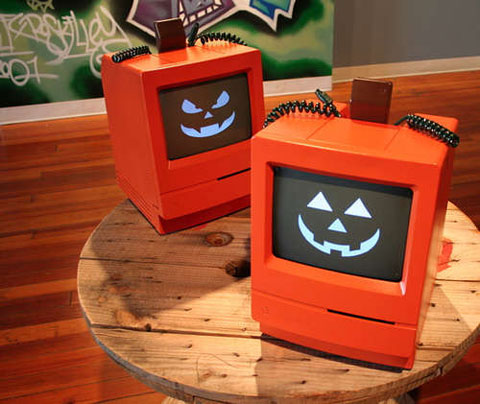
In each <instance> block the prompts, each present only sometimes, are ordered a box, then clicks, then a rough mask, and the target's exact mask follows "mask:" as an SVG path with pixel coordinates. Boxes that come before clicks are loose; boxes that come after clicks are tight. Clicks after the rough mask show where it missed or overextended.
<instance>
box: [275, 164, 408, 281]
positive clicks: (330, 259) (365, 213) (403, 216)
mask: <svg viewBox="0 0 480 404" xmlns="http://www.w3.org/2000/svg"><path fill="white" fill-rule="evenodd" d="M319 164H321V162H319ZM412 195H413V193H412V191H411V190H410V189H408V188H405V187H398V186H389V185H383V184H376V183H369V182H361V181H356V180H352V179H345V178H337V177H333V176H325V175H319V174H314V173H308V172H304V171H300V170H295V169H290V168H286V167H275V168H274V194H273V212H272V216H273V217H272V220H273V228H272V243H273V245H272V251H273V253H274V255H275V256H277V257H279V258H283V259H285V260H288V261H294V262H299V263H302V264H306V265H309V266H311V267H316V268H321V269H329V270H332V271H337V272H344V273H349V274H354V275H360V276H366V277H370V278H376V279H384V280H388V281H399V280H400V279H401V278H402V271H403V260H404V254H405V245H406V244H405V243H406V238H407V232H408V223H409V216H410V206H411V202H412Z"/></svg>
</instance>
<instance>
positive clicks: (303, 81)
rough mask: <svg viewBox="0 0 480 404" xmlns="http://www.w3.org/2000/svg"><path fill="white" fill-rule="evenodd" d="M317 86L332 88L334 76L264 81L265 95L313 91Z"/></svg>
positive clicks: (323, 88)
mask: <svg viewBox="0 0 480 404" xmlns="http://www.w3.org/2000/svg"><path fill="white" fill-rule="evenodd" d="M317 88H319V89H320V90H324V91H329V90H331V89H332V76H318V77H304V78H300V79H288V80H271V81H265V82H264V83H263V92H264V93H265V96H274V95H286V94H299V93H311V92H314V91H315V90H316V89H317Z"/></svg>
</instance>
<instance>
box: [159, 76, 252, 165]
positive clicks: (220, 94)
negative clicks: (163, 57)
mask: <svg viewBox="0 0 480 404" xmlns="http://www.w3.org/2000/svg"><path fill="white" fill-rule="evenodd" d="M158 95H159V100H160V106H161V109H162V115H163V125H164V131H165V139H166V145H167V157H168V159H169V160H175V159H179V158H182V157H187V156H192V155H195V154H198V153H202V152H205V151H209V150H213V149H217V148H221V147H225V146H228V145H231V144H234V143H237V142H241V141H243V140H247V139H249V138H250V137H251V136H252V128H251V117H250V95H249V90H248V80H247V74H246V73H241V74H236V75H233V76H229V77H224V78H220V79H216V80H210V81H205V82H201V83H196V84H192V85H184V86H180V87H175V88H170V89H165V90H160V91H159V93H158Z"/></svg>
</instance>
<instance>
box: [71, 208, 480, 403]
mask: <svg viewBox="0 0 480 404" xmlns="http://www.w3.org/2000/svg"><path fill="white" fill-rule="evenodd" d="M249 231H250V220H249V210H248V209H247V210H244V211H241V212H238V213H236V214H234V215H232V216H229V217H225V218H221V219H219V220H216V221H214V222H211V223H208V224H207V225H203V226H199V227H196V228H193V229H189V230H185V231H182V232H178V233H174V234H171V235H168V236H160V235H158V234H157V233H156V232H155V230H154V229H153V228H152V227H151V226H150V224H149V223H148V222H147V221H146V220H145V219H144V217H143V216H142V215H141V214H140V213H139V212H138V211H137V210H136V208H135V207H134V206H133V205H132V204H131V203H130V202H129V201H124V202H123V203H121V204H120V205H118V206H117V207H116V208H115V209H114V210H113V211H112V212H111V214H110V215H108V216H107V217H106V218H105V219H104V220H103V222H102V223H101V224H100V225H99V226H98V228H97V229H96V230H95V232H94V233H93V234H92V235H91V237H90V239H89V240H88V242H87V243H86V245H85V247H84V249H83V251H82V253H81V257H80V262H79V267H78V290H79V297H80V303H81V306H82V308H83V311H84V315H85V318H86V320H87V322H88V324H89V327H90V330H91V332H92V335H93V336H94V338H95V340H96V341H97V342H98V344H100V346H101V347H102V348H103V349H104V350H105V351H106V352H107V354H108V355H110V357H111V358H112V359H114V360H115V361H116V362H117V363H119V364H120V365H121V366H123V367H124V368H125V369H127V370H128V371H129V372H130V373H131V374H132V375H134V376H135V377H136V378H138V379H140V380H141V381H143V382H144V383H146V384H147V385H149V386H150V387H152V388H154V389H156V390H158V391H161V392H163V393H165V394H168V395H170V396H172V397H176V398H178V399H181V400H184V401H187V402H201V403H206V402H211V401H214V402H215V401H223V402H225V401H226V402H245V403H247V402H248V403H250V402H255V403H272V402H275V403H298V402H299V401H301V402H309V403H310V402H312V403H313V402H322V403H323V402H349V403H350V402H375V401H379V400H384V399H387V398H389V397H395V396H399V395H401V394H403V393H405V392H407V391H409V390H411V389H413V388H415V387H417V386H420V385H421V384H423V383H425V382H427V381H428V380H431V379H433V378H435V377H437V376H439V375H442V374H444V373H445V372H447V371H448V370H449V369H451V368H452V367H453V366H454V365H455V363H456V362H457V361H458V360H459V359H460V358H461V357H462V355H463V354H464V353H465V352H466V350H467V349H468V348H469V346H470V345H471V344H472V343H473V341H474V340H475V338H476V337H477V336H478V334H479V332H480V328H479V322H480V250H479V246H480V234H479V232H478V230H477V229H476V228H475V226H474V225H473V224H472V222H471V221H470V220H469V219H468V218H467V217H466V216H465V215H464V214H463V213H462V212H461V211H459V210H458V209H457V208H456V207H455V206H453V205H452V204H450V205H449V208H448V213H447V221H446V228H445V232H444V237H445V241H444V249H443V250H444V251H443V253H444V254H443V255H444V262H442V263H441V265H440V267H439V273H438V277H437V282H436V284H435V289H434V292H433V296H432V302H431V307H430V309H429V311H428V315H427V319H426V323H425V327H424V331H423V333H422V336H421V341H420V343H419V345H418V349H417V356H416V362H415V365H414V367H413V369H412V370H410V371H398V372H394V371H391V370H386V369H382V368H381V367H375V366H367V364H365V363H362V362H358V361H354V360H349V359H346V358H340V357H336V356H333V355H328V354H325V353H322V352H318V351H314V350H311V349H306V348H302V347H299V346H296V345H293V344H289V343H286V342H282V341H279V340H276V339H273V338H269V337H266V336H262V334H261V332H260V330H259V325H258V323H257V322H255V321H253V320H252V318H251V317H250V279H249V278H248V277H247V278H236V277H233V276H231V275H229V274H228V273H227V272H229V273H233V272H236V271H240V272H241V271H242V270H244V269H245V268H248V260H249Z"/></svg>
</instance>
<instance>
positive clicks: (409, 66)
mask: <svg viewBox="0 0 480 404" xmlns="http://www.w3.org/2000/svg"><path fill="white" fill-rule="evenodd" d="M479 66H480V56H471V57H461V58H451V59H433V60H420V61H412V62H399V63H383V64H372V65H363V66H349V67H336V68H334V69H333V76H321V77H307V78H301V79H288V80H272V81H268V82H264V83H263V89H264V93H265V95H266V96H275V95H285V94H299V93H309V92H313V91H314V90H315V89H316V88H320V89H322V90H330V89H331V88H332V77H333V82H334V83H338V82H343V81H350V80H352V79H354V78H355V77H369V78H384V77H397V76H412V75H423V74H434V73H449V72H458V71H469V70H479ZM105 113H106V110H105V100H104V99H103V98H93V99H89V100H78V101H65V102H55V103H50V104H37V105H25V106H20V107H7V108H0V124H1V125H6V124H11V123H21V122H31V121H43V120H49V119H62V118H71V117H78V116H86V115H99V114H105Z"/></svg>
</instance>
